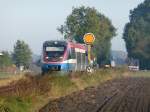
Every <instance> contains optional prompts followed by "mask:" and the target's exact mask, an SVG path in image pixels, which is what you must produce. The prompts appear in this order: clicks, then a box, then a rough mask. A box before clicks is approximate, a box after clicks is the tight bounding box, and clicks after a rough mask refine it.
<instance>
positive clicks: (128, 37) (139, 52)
mask: <svg viewBox="0 0 150 112" xmlns="http://www.w3.org/2000/svg"><path fill="white" fill-rule="evenodd" d="M123 39H124V40H125V42H126V47H127V51H128V56H129V57H130V58H136V59H139V60H140V68H141V69H150V0H145V1H144V2H143V3H141V4H140V5H138V7H137V8H135V9H134V10H132V11H130V22H129V23H127V24H126V26H125V30H124V34H123Z"/></svg>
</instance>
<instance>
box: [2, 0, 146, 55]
mask: <svg viewBox="0 0 150 112" xmlns="http://www.w3.org/2000/svg"><path fill="white" fill-rule="evenodd" d="M143 1H144V0H54V1H52V0H0V51H1V50H8V51H12V50H13V46H14V43H15V42H16V40H17V39H22V40H24V41H25V42H26V43H28V44H29V45H30V48H31V49H32V51H33V53H35V54H40V53H41V47H42V43H43V41H45V40H52V39H62V36H61V35H60V34H59V32H58V31H57V30H56V28H57V27H58V26H59V25H61V24H63V23H64V22H65V19H66V17H67V16H68V15H69V14H70V13H71V11H72V7H79V6H82V5H84V6H89V7H95V8H96V9H97V10H98V11H99V12H100V13H103V14H104V15H105V16H107V17H108V18H109V19H110V20H111V21H112V24H113V25H114V26H115V27H116V28H117V34H118V35H117V36H116V37H114V38H113V40H112V49H113V50H123V51H125V44H124V41H123V40H122V32H123V28H124V25H125V24H126V23H127V22H128V21H129V11H130V10H131V9H133V8H135V7H137V5H138V4H139V3H141V2H143Z"/></svg>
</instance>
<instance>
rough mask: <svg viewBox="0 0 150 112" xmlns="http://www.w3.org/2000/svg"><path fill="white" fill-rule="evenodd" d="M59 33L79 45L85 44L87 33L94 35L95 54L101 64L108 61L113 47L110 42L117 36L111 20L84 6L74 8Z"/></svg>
mask: <svg viewBox="0 0 150 112" xmlns="http://www.w3.org/2000/svg"><path fill="white" fill-rule="evenodd" d="M58 31H59V32H60V33H61V34H63V35H64V38H65V39H68V38H69V39H73V40H75V41H77V42H79V43H83V36H84V34H85V33H89V32H91V33H93V34H94V35H95V37H96V41H95V43H94V48H96V50H94V53H95V55H96V56H97V59H98V63H99V64H101V63H102V62H103V61H105V60H108V59H107V58H108V57H109V55H110V47H111V43H110V41H111V38H112V37H113V36H115V28H114V27H113V25H112V24H111V22H110V20H109V19H108V18H107V17H105V16H104V15H102V14H100V13H99V12H98V11H97V10H96V9H95V8H90V7H84V6H82V7H79V8H73V10H72V13H71V14H70V15H69V16H68V17H67V20H66V22H65V24H64V25H61V26H60V27H59V28H58ZM104 49H105V50H104ZM101 57H103V58H101Z"/></svg>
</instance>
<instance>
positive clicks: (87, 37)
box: [83, 33, 95, 44]
mask: <svg viewBox="0 0 150 112" xmlns="http://www.w3.org/2000/svg"><path fill="white" fill-rule="evenodd" d="M83 39H84V43H86V44H92V43H93V42H94V40H95V36H94V34H93V33H86V34H85V35H84V37H83Z"/></svg>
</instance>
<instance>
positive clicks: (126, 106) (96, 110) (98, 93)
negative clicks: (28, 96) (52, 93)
mask: <svg viewBox="0 0 150 112" xmlns="http://www.w3.org/2000/svg"><path fill="white" fill-rule="evenodd" d="M39 112H150V78H124V79H115V80H113V81H107V82H106V83H104V84H102V85H100V86H98V87H91V88H87V89H85V90H82V91H80V92H76V93H73V94H71V95H69V96H66V97H63V98H60V99H56V100H54V101H50V102H49V103H48V104H47V105H46V106H45V107H43V108H42V109H41V110H40V111H39Z"/></svg>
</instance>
